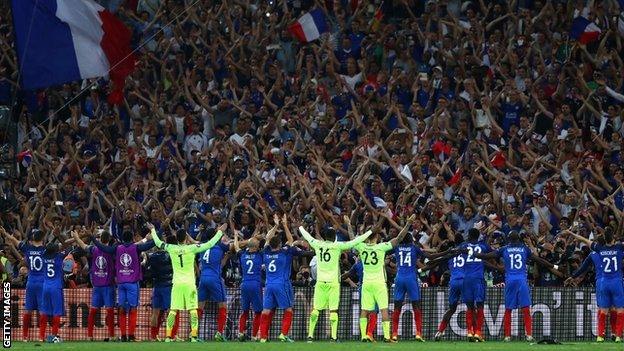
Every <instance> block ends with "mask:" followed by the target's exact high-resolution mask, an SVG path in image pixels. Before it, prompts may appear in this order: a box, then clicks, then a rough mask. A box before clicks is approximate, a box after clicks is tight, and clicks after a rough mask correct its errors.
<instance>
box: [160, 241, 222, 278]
mask: <svg viewBox="0 0 624 351" xmlns="http://www.w3.org/2000/svg"><path fill="white" fill-rule="evenodd" d="M221 236H223V232H222V231H220V230H219V231H218V232H217V233H216V234H215V235H214V236H213V237H212V239H210V241H208V242H205V243H203V244H189V245H174V244H167V243H164V242H163V241H162V240H160V238H159V237H158V234H156V231H155V230H154V229H152V238H154V243H155V244H156V247H158V248H161V249H163V250H165V251H167V252H168V253H169V256H170V257H171V266H172V267H173V279H172V283H173V284H175V285H177V284H191V285H195V256H196V255H197V253H199V252H204V251H206V250H208V249H210V248H211V247H213V246H215V244H216V243H218V242H219V240H221Z"/></svg>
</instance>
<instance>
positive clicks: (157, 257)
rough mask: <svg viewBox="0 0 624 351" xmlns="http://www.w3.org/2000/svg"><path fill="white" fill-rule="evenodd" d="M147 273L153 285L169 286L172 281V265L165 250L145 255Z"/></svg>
mask: <svg viewBox="0 0 624 351" xmlns="http://www.w3.org/2000/svg"><path fill="white" fill-rule="evenodd" d="M147 262H148V267H149V275H150V277H151V278H152V281H153V285H154V286H155V287H158V286H171V284H172V281H173V266H172V263H171V256H170V255H169V253H168V252H167V251H156V252H152V253H150V254H149V255H148V256H147Z"/></svg>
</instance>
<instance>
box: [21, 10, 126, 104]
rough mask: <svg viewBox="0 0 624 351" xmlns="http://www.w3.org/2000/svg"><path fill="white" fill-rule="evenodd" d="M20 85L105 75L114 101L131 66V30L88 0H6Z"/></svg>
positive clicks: (118, 99) (35, 86)
mask: <svg viewBox="0 0 624 351" xmlns="http://www.w3.org/2000/svg"><path fill="white" fill-rule="evenodd" d="M12 4H13V26H14V28H15V37H16V40H15V42H16V49H17V57H18V59H19V64H20V69H21V85H22V88H23V89H27V90H32V89H39V88H45V87H49V86H53V85H58V84H62V83H67V82H71V81H75V80H80V79H86V78H96V77H104V76H107V75H108V76H110V79H111V81H112V82H113V85H114V89H113V92H112V93H111V96H110V97H109V101H111V102H113V103H120V102H121V100H122V89H123V84H124V80H125V78H126V76H127V75H128V74H130V73H131V72H132V70H133V69H134V64H135V58H134V56H133V54H132V49H131V48H130V41H131V36H132V34H131V32H130V30H129V29H128V28H126V26H125V25H124V24H123V23H122V22H121V21H120V20H119V19H117V18H116V17H115V16H114V15H112V14H111V13H110V12H108V11H107V10H105V9H104V8H103V7H102V6H100V5H99V4H97V3H96V2H94V1H92V0H12Z"/></svg>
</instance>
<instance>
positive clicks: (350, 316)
mask: <svg viewBox="0 0 624 351" xmlns="http://www.w3.org/2000/svg"><path fill="white" fill-rule="evenodd" d="M313 291H314V288H313V287H300V288H295V305H294V317H293V324H292V328H291V337H292V338H294V339H295V340H305V338H306V337H307V325H308V316H309V312H310V309H311V307H312V306H311V303H312V296H313ZM24 294H25V291H24V290H21V289H19V290H18V289H13V291H12V297H11V300H12V301H11V307H12V308H11V312H12V313H11V327H12V337H13V340H20V339H21V337H22V314H23V312H24ZM532 295H533V305H532V306H531V311H532V314H533V336H534V337H535V338H537V339H540V338H543V337H552V338H557V339H559V340H568V341H570V340H590V339H593V338H594V337H595V336H596V323H597V321H596V312H597V308H596V299H595V294H594V291H593V289H592V288H534V289H533V291H532ZM390 296H392V294H391V292H390ZM421 296H422V300H421V306H422V311H423V333H424V337H425V338H427V339H430V338H433V335H434V334H435V332H436V328H437V325H438V323H439V322H440V320H441V318H442V315H443V314H444V311H445V310H446V308H447V307H448V291H447V289H445V288H441V287H437V288H423V289H422V290H421ZM90 299H91V289H66V290H65V303H66V315H65V316H64V317H63V319H62V327H61V338H63V339H64V340H86V339H87V316H88V313H89V303H90ZM139 304H140V306H139V311H138V315H139V317H138V326H137V338H138V339H140V340H146V339H147V338H148V336H149V315H150V313H151V289H141V295H140V302H139ZM390 310H392V304H391V305H390ZM402 310H403V312H402V313H401V320H400V324H399V335H400V336H401V337H403V338H406V339H408V338H413V336H414V332H413V318H412V313H411V304H404V306H403V308H402ZM465 311H466V307H465V305H460V306H459V307H458V309H457V312H456V313H455V314H454V315H453V317H452V318H451V321H450V323H449V326H448V328H447V330H446V335H445V337H444V338H445V339H447V340H458V339H461V338H463V337H465V336H466V325H465ZM484 311H485V325H484V336H485V338H486V339H490V340H491V339H499V338H502V336H501V335H502V329H503V315H504V312H505V306H504V291H503V289H502V288H489V289H488V294H487V301H486V303H485V308H484ZM359 312H360V310H359V292H358V289H354V288H343V289H342V292H341V301H340V311H339V316H340V321H339V326H338V338H339V339H341V340H358V339H359V337H360V336H359V334H360V331H359V324H358V318H359ZM239 316H240V293H239V290H238V289H234V288H228V321H227V331H226V334H227V336H228V338H235V337H237V336H238V335H237V333H238V319H239V318H238V317H239ZM328 317H329V316H327V314H326V313H325V312H322V313H321V317H320V319H319V323H318V326H317V337H319V338H321V339H326V338H328V335H329V318H328ZM32 323H33V325H38V324H35V323H38V322H37V319H36V318H34V317H33V322H32ZM280 323H281V311H279V312H278V313H277V314H276V316H275V318H274V320H273V324H272V328H271V337H272V338H274V337H276V336H277V335H278V334H279V329H280V328H279V325H280ZM378 323H379V324H378V328H377V335H380V333H381V318H379V322H378ZM188 326H189V324H188V315H187V314H186V312H184V313H182V319H181V327H180V333H179V336H180V337H183V338H186V337H187V336H188ZM215 326H216V304H212V305H210V306H206V310H205V313H204V317H203V319H202V321H200V338H202V339H205V340H210V339H212V336H213V335H214V332H215ZM522 326H523V324H522V320H521V317H520V316H519V314H518V312H517V311H514V313H513V314H512V335H513V336H514V337H522V336H523V333H524V328H523V327H522ZM250 328H251V323H250V325H249V329H250ZM95 329H96V332H95V337H96V339H103V338H104V337H105V336H106V335H105V334H106V331H105V327H104V313H103V311H102V313H101V314H98V315H97V316H96V328H95ZM37 330H38V327H32V326H31V331H30V338H31V339H33V338H36V335H37ZM117 333H119V332H118V331H117ZM160 337H161V338H163V337H164V326H162V327H161V331H160Z"/></svg>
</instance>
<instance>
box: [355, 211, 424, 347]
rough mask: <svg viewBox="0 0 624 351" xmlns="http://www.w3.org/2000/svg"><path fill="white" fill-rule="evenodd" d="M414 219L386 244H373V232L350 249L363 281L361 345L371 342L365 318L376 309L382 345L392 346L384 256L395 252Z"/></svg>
mask: <svg viewBox="0 0 624 351" xmlns="http://www.w3.org/2000/svg"><path fill="white" fill-rule="evenodd" d="M415 219H416V216H415V215H411V216H410V217H409V218H408V219H407V224H406V225H405V226H404V227H403V229H401V231H400V232H399V234H398V235H397V236H396V237H395V238H393V239H392V240H390V241H388V242H383V243H379V244H378V243H377V240H379V232H378V230H377V229H373V232H374V234H373V235H372V236H370V237H369V238H368V240H367V242H366V243H360V244H358V245H356V246H355V247H354V249H355V250H356V251H357V252H358V254H359V256H360V260H361V261H362V268H363V271H364V277H363V278H362V294H361V297H360V298H361V302H360V305H361V306H360V308H361V312H360V333H361V334H360V335H362V341H364V342H371V340H370V338H369V337H368V335H367V334H366V325H367V323H368V314H369V313H371V312H372V311H373V310H374V309H375V305H377V306H378V307H379V310H380V312H381V320H382V323H381V325H382V327H383V334H384V342H395V341H393V340H392V339H391V338H390V316H389V315H388V287H387V285H386V267H385V259H386V252H388V251H390V250H392V249H393V248H395V247H396V246H397V245H398V244H399V243H400V242H401V241H403V238H404V237H405V234H407V231H408V229H409V227H410V226H411V225H412V223H414V220H415Z"/></svg>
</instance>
